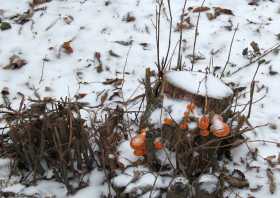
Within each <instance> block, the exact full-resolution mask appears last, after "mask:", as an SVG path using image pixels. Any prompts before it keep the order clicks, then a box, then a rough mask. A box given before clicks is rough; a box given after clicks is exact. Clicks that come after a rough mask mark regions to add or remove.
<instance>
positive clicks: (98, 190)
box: [0, 0, 280, 198]
mask: <svg viewBox="0 0 280 198" xmlns="http://www.w3.org/2000/svg"><path fill="white" fill-rule="evenodd" d="M28 2H29V1H28V0H10V1H9V0H0V5H1V8H0V17H1V19H2V20H3V19H4V20H7V21H8V22H10V23H11V25H12V29H10V30H7V31H0V46H1V48H0V90H2V88H3V87H8V88H9V91H10V96H9V98H10V100H11V102H12V106H13V107H16V106H17V105H18V102H19V101H20V99H21V97H20V95H18V94H17V93H18V92H21V93H23V94H24V95H25V96H26V97H27V98H28V97H31V98H34V89H36V90H37V92H38V93H39V94H40V96H41V97H44V96H51V97H56V98H60V97H65V96H70V97H73V96H74V95H75V94H77V93H87V94H88V95H87V96H86V97H84V98H83V99H82V101H84V102H89V103H90V104H91V105H92V106H96V105H99V104H100V99H99V98H98V97H97V94H98V93H99V92H101V91H103V90H108V93H111V92H112V90H114V89H115V88H114V87H113V86H111V85H103V84H102V82H104V81H105V80H106V79H107V78H116V77H118V78H122V77H123V74H122V71H123V70H124V69H125V71H126V72H127V73H126V74H125V75H124V77H125V82H124V86H123V94H124V95H123V96H124V98H125V99H128V98H129V97H131V96H136V95H138V94H142V93H143V86H142V85H140V83H139V81H140V80H141V79H143V77H144V74H145V68H146V67H151V69H152V70H155V69H156V67H155V64H154V63H155V61H156V50H155V49H156V48H155V47H156V43H155V34H154V28H153V23H154V24H155V14H154V12H155V1H151V0H138V1H129V0H114V1H111V4H110V5H109V6H105V5H104V1H100V0H99V1H97V0H84V1H78V0H65V1H61V0H53V1H52V2H50V3H47V4H45V5H43V6H46V7H47V9H46V10H42V11H38V12H36V13H35V14H34V16H33V18H32V19H33V21H34V24H32V22H28V23H26V24H24V25H23V26H21V25H18V24H15V23H14V22H13V21H11V20H9V19H8V18H9V17H10V16H13V15H14V14H17V13H23V12H25V11H26V10H27V9H28ZM81 2H83V3H81ZM248 2H249V0H246V1H245V0H235V1H224V0H208V1H206V2H205V6H209V7H211V8H212V7H214V6H221V7H224V8H229V9H232V11H233V13H234V16H226V15H221V16H219V17H217V18H216V19H215V20H213V21H209V20H208V19H207V17H206V14H205V13H201V18H200V23H199V35H198V38H197V43H196V49H197V50H196V53H197V54H198V53H201V54H202V55H203V56H204V57H205V59H204V60H199V61H198V62H197V64H195V65H194V70H195V74H196V76H197V75H198V76H199V77H193V76H192V75H190V74H188V75H187V76H186V75H182V77H180V78H178V79H176V81H177V80H179V81H180V84H181V83H183V85H184V87H182V88H185V86H186V87H187V88H188V89H192V91H193V92H194V93H196V92H197V90H198V86H197V87H193V86H191V87H188V86H189V85H190V83H189V82H190V79H191V80H193V78H194V80H196V81H195V82H196V83H197V81H199V80H201V79H203V78H204V77H205V75H204V73H199V72H198V71H199V70H201V71H205V67H207V66H208V65H209V60H210V58H211V57H213V62H214V64H213V66H215V67H216V66H217V67H220V68H221V69H223V66H224V65H225V62H226V60H227V57H228V51H229V45H230V42H231V38H232V34H233V31H229V30H228V29H226V28H225V26H229V25H230V22H232V24H233V28H234V27H235V26H236V25H237V24H239V29H238V31H237V34H236V37H235V40H234V43H233V46H232V53H231V57H230V61H229V65H228V67H227V68H226V73H227V72H228V71H235V70H236V69H237V68H239V67H242V66H243V65H245V64H247V63H248V62H249V60H248V59H247V58H246V57H244V56H242V50H243V49H244V48H246V47H249V48H250V43H251V42H252V41H255V42H257V43H258V44H259V46H260V50H261V51H262V52H263V51H264V50H266V49H268V48H270V47H271V46H273V45H274V44H275V43H278V42H279V40H277V37H276V36H275V35H276V34H278V33H279V23H280V17H279V8H280V5H279V1H277V0H276V1H268V0H261V1H258V3H259V6H249V5H248ZM200 4H201V1H199V0H189V1H188V2H187V7H189V6H199V5H200ZM182 6H183V2H182V0H174V1H172V5H171V7H172V10H173V15H174V16H173V18H174V24H173V25H174V26H175V25H176V23H177V22H178V20H179V17H180V14H181V10H182ZM128 12H130V13H131V14H133V15H134V16H135V17H136V21H135V22H132V23H126V22H124V21H123V18H124V17H125V16H126V15H127V13H128ZM68 15H71V16H73V18H74V21H73V22H72V23H71V24H69V25H67V24H65V22H64V21H63V17H64V16H68ZM196 19H197V13H193V14H192V15H191V21H192V23H193V24H195V22H196ZM250 21H251V22H250ZM162 22H163V23H162V26H161V28H162V31H161V36H162V37H161V38H162V39H161V41H162V43H161V46H160V48H161V50H160V55H161V56H162V55H165V53H166V49H167V46H168V43H167V41H168V31H166V30H167V29H168V22H167V20H166V16H164V17H163V20H162ZM52 24H54V25H53V26H51V28H50V29H48V30H46V28H48V27H50V25H52ZM147 30H148V31H147ZM19 32H20V33H19ZM74 37H75V39H74V40H73V42H72V47H73V49H74V53H73V54H72V55H68V54H65V53H63V52H62V53H61V54H60V58H58V56H57V55H58V49H59V48H60V46H61V44H62V43H63V42H65V41H68V40H70V39H72V38H74ZM178 38H179V34H178V33H176V32H174V34H173V37H172V43H171V49H173V48H174V47H175V45H176V43H177V41H178ZM183 38H184V39H185V40H186V42H185V49H186V50H185V51H184V52H183V61H184V63H185V65H186V66H185V68H184V69H186V70H190V68H191V62H190V60H189V59H188V55H192V49H193V38H194V29H190V30H186V31H184V32H183ZM129 40H133V44H132V45H131V46H122V45H119V44H117V43H116V42H115V41H129ZM140 43H147V45H148V47H142V46H141V45H140ZM50 47H52V48H53V50H50V49H49V48H50ZM130 47H131V48H130ZM109 50H113V51H114V52H115V53H117V54H119V55H120V57H119V58H115V57H111V56H110V55H109V54H108V51H109ZM97 51H98V52H100V53H101V59H102V62H103V65H104V72H102V73H97V72H96V68H95V66H96V63H95V62H94V61H93V56H94V53H95V52H97ZM128 51H129V55H128V61H127V65H126V67H124V64H125V60H126V56H127V53H128ZM214 52H217V53H214ZM14 54H17V55H19V56H20V57H21V58H24V59H26V60H27V62H28V64H27V65H25V66H23V67H22V68H21V69H20V70H13V71H11V70H3V69H2V66H3V65H6V64H7V63H8V61H9V57H11V56H12V55H14ZM177 55H178V54H177V52H175V54H174V57H177ZM45 57H46V58H48V59H49V61H48V62H46V63H45V68H44V72H43V74H44V75H43V81H41V82H40V79H41V72H42V68H43V61H42V59H43V58H45ZM264 58H265V59H266V60H267V61H270V62H269V63H268V64H264V65H262V66H261V67H260V70H259V73H258V75H257V77H256V82H257V85H258V87H261V86H262V85H264V86H265V89H262V90H260V91H259V92H257V93H256V94H255V96H254V100H257V99H259V98H261V97H262V96H264V95H266V97H265V98H264V99H263V100H261V101H260V102H258V103H255V104H254V105H253V109H252V113H251V118H250V123H251V124H252V125H253V126H256V125H261V124H265V123H271V124H275V125H276V127H277V128H276V129H272V128H270V127H263V128H259V129H256V130H254V131H253V132H250V133H247V134H246V137H247V138H249V139H250V140H251V141H254V140H267V141H275V142H279V139H280V134H279V127H280V108H279V106H280V94H279V80H280V75H279V72H280V67H279V62H280V56H279V55H278V56H277V55H275V54H273V53H272V54H270V55H268V56H266V57H264ZM175 59H176V58H173V62H172V65H176V60H175ZM269 66H272V69H273V70H274V71H276V72H278V74H276V75H274V76H271V75H269ZM106 68H107V69H106ZM221 69H218V70H217V72H216V73H217V74H218V76H219V74H220V72H221ZM255 69H256V64H253V65H251V66H249V67H247V68H246V69H243V70H242V71H241V72H238V73H236V74H234V75H232V76H226V77H225V78H223V79H222V80H223V81H225V82H231V81H233V82H234V83H236V84H237V85H239V86H245V87H246V88H247V89H246V91H247V94H245V95H244V96H243V97H241V98H240V101H238V103H239V104H246V103H247V102H248V99H249V94H248V92H249V89H250V82H251V80H252V77H253V74H254V72H255ZM211 70H212V71H213V68H211ZM77 73H80V75H78V74H77ZM176 73H178V72H176ZM79 76H81V78H79ZM174 76H175V77H176V76H177V74H176V75H174ZM188 76H190V78H189V80H187V78H186V77H188ZM175 77H174V78H175ZM208 77H209V79H208V78H207V79H208V80H210V81H211V83H209V82H208V80H207V83H206V84H207V85H208V84H210V87H209V88H208V89H209V90H208V91H209V93H207V94H208V96H209V97H211V95H209V94H211V92H212V93H213V95H214V96H215V97H224V96H225V95H231V94H232V92H231V90H229V88H228V87H224V86H221V83H220V81H219V83H217V84H218V85H216V82H214V84H212V80H211V79H213V77H211V76H210V75H208ZM214 81H216V80H214ZM204 82H205V81H204ZM46 87H50V88H51V91H47V89H46ZM210 89H211V91H210ZM266 89H267V90H268V92H266V91H265V90H266ZM199 94H202V95H203V94H206V89H205V86H201V87H200V89H199ZM217 95H218V96H217ZM113 101H120V99H119V98H116V99H114V100H113ZM113 101H110V102H113ZM2 103H3V100H2V98H1V99H0V104H2ZM27 103H28V102H26V104H27ZM108 103H109V102H107V101H106V102H105V105H109V104H108ZM170 103H173V102H171V101H168V99H167V101H166V104H167V105H166V107H167V106H170V105H168V104H170ZM176 103H177V104H178V106H177V104H176V105H175V104H174V110H173V111H172V112H171V115H172V117H174V118H175V119H176V120H179V119H180V118H181V117H182V116H183V112H184V111H185V105H186V104H187V103H188V101H186V102H182V101H176ZM175 106H176V107H175ZM129 108H130V110H131V111H133V110H138V108H139V105H137V104H133V105H131V106H129ZM242 108H243V105H242V106H240V108H238V109H237V110H240V109H242ZM245 113H246V112H245ZM160 115H161V114H160V111H159V112H157V114H156V113H155V114H154V115H153V116H152V119H154V120H155V122H157V119H159V117H160ZM164 116H168V114H165V115H163V116H162V119H163V118H164ZM1 126H3V125H2V123H1ZM248 146H249V147H250V148H251V149H254V148H258V151H259V153H258V154H259V157H258V160H257V161H252V159H251V158H250V155H248V154H247V153H248V148H247V146H246V145H242V146H239V147H237V148H235V149H234V150H233V151H232V155H233V162H229V165H228V166H229V169H232V170H233V169H235V168H238V169H239V170H241V171H243V172H244V173H245V174H246V178H248V180H249V182H250V187H251V188H254V187H256V186H257V185H262V186H263V187H262V188H261V189H260V190H259V191H258V192H251V191H250V189H241V190H239V189H234V193H231V194H229V197H236V196H237V195H236V194H235V193H238V196H239V197H249V196H254V197H266V198H274V197H275V198H278V197H280V190H279V188H277V190H276V192H275V193H274V194H270V192H269V186H268V180H267V176H266V169H267V167H269V165H268V164H267V162H266V161H265V160H264V159H263V158H262V157H267V156H270V155H276V156H277V155H278V153H279V152H280V148H279V147H277V146H276V145H275V144H269V143H266V144H264V143H263V142H251V143H248ZM118 151H119V155H120V156H119V158H118V160H119V161H120V162H121V163H122V164H124V166H125V167H128V166H130V165H131V164H132V162H135V161H137V160H138V159H140V158H139V157H136V156H134V155H133V150H132V149H131V148H130V146H129V141H124V142H122V143H121V145H120V146H119V148H118ZM260 156H262V157H260ZM241 158H242V159H244V160H246V159H249V161H250V165H251V166H257V167H259V168H258V171H257V169H256V168H253V169H247V168H246V163H245V164H243V163H242V162H241V161H242V160H241ZM173 159H174V158H173ZM278 169H279V165H276V167H275V168H273V172H274V177H275V182H276V186H277V187H279V186H280V179H279V178H280V172H279V171H278ZM8 174H9V165H8V161H7V160H4V161H3V159H1V160H0V177H1V178H0V179H1V181H2V179H5V178H7V177H8ZM88 177H89V178H90V181H91V183H90V186H89V187H87V188H84V189H82V190H80V191H79V192H78V193H77V194H75V195H74V196H73V197H77V198H84V197H100V196H101V194H103V193H104V194H106V193H108V186H107V184H106V182H104V181H105V176H104V174H103V173H102V172H101V171H98V170H93V172H92V173H91V174H90V175H89V176H88ZM117 178H118V176H117ZM123 178H125V177H124V176H120V178H119V179H116V181H118V183H120V184H122V185H124V184H125V183H126V182H123V183H122V179H123ZM129 179H130V177H127V180H128V181H129ZM14 180H16V178H13V180H12V181H11V182H10V183H8V184H9V186H8V188H6V187H5V190H7V191H10V190H11V191H14V192H20V193H23V192H25V193H26V194H29V195H30V194H32V193H35V194H37V193H39V194H40V196H42V197H44V196H47V195H49V194H54V195H56V196H57V197H61V196H62V197H63V196H66V195H65V190H64V187H63V186H62V185H61V184H58V183H57V182H54V181H50V182H47V181H40V182H39V183H38V184H37V185H34V186H33V187H28V188H26V187H25V186H23V185H22V184H18V183H16V182H15V181H14ZM152 181H154V176H153V175H151V174H148V175H146V176H145V177H144V179H143V180H140V181H138V182H136V183H133V184H130V185H131V186H130V187H129V189H132V188H133V187H138V186H139V187H140V186H144V184H145V182H146V184H148V185H151V183H152ZM161 182H162V181H161ZM168 182H169V181H168V179H166V182H165V183H164V185H163V186H166V185H167V184H168ZM159 184H160V183H159ZM159 184H157V185H159ZM159 186H161V185H159ZM1 190H3V189H1ZM154 192H157V191H156V190H155V191H154ZM238 196H237V197H238Z"/></svg>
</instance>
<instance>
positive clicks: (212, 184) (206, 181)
mask: <svg viewBox="0 0 280 198" xmlns="http://www.w3.org/2000/svg"><path fill="white" fill-rule="evenodd" d="M218 181H219V180H218V178H217V177H216V176H215V175H209V174H204V175H201V176H200V177H199V180H198V182H199V185H200V189H201V190H204V191H206V192H208V193H210V194H211V193H213V192H215V191H216V190H217V185H218Z"/></svg>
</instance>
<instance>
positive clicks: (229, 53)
mask: <svg viewBox="0 0 280 198" xmlns="http://www.w3.org/2000/svg"><path fill="white" fill-rule="evenodd" d="M238 26H239V24H237V26H236V28H235V30H234V33H233V36H232V39H231V42H230V47H229V52H228V57H227V61H226V64H225V66H224V69H223V71H222V73H221V76H220V78H222V77H224V72H225V70H226V68H227V65H228V63H229V60H230V55H231V50H232V45H233V41H234V38H235V35H236V32H237V30H238Z"/></svg>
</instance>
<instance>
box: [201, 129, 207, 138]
mask: <svg viewBox="0 0 280 198" xmlns="http://www.w3.org/2000/svg"><path fill="white" fill-rule="evenodd" d="M199 135H201V136H203V137H207V136H209V130H207V129H201V130H200V131H199Z"/></svg>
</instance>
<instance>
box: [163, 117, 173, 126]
mask: <svg viewBox="0 0 280 198" xmlns="http://www.w3.org/2000/svg"><path fill="white" fill-rule="evenodd" d="M163 124H164V125H167V126H171V125H172V124H173V120H172V119H171V118H164V120H163Z"/></svg>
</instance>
